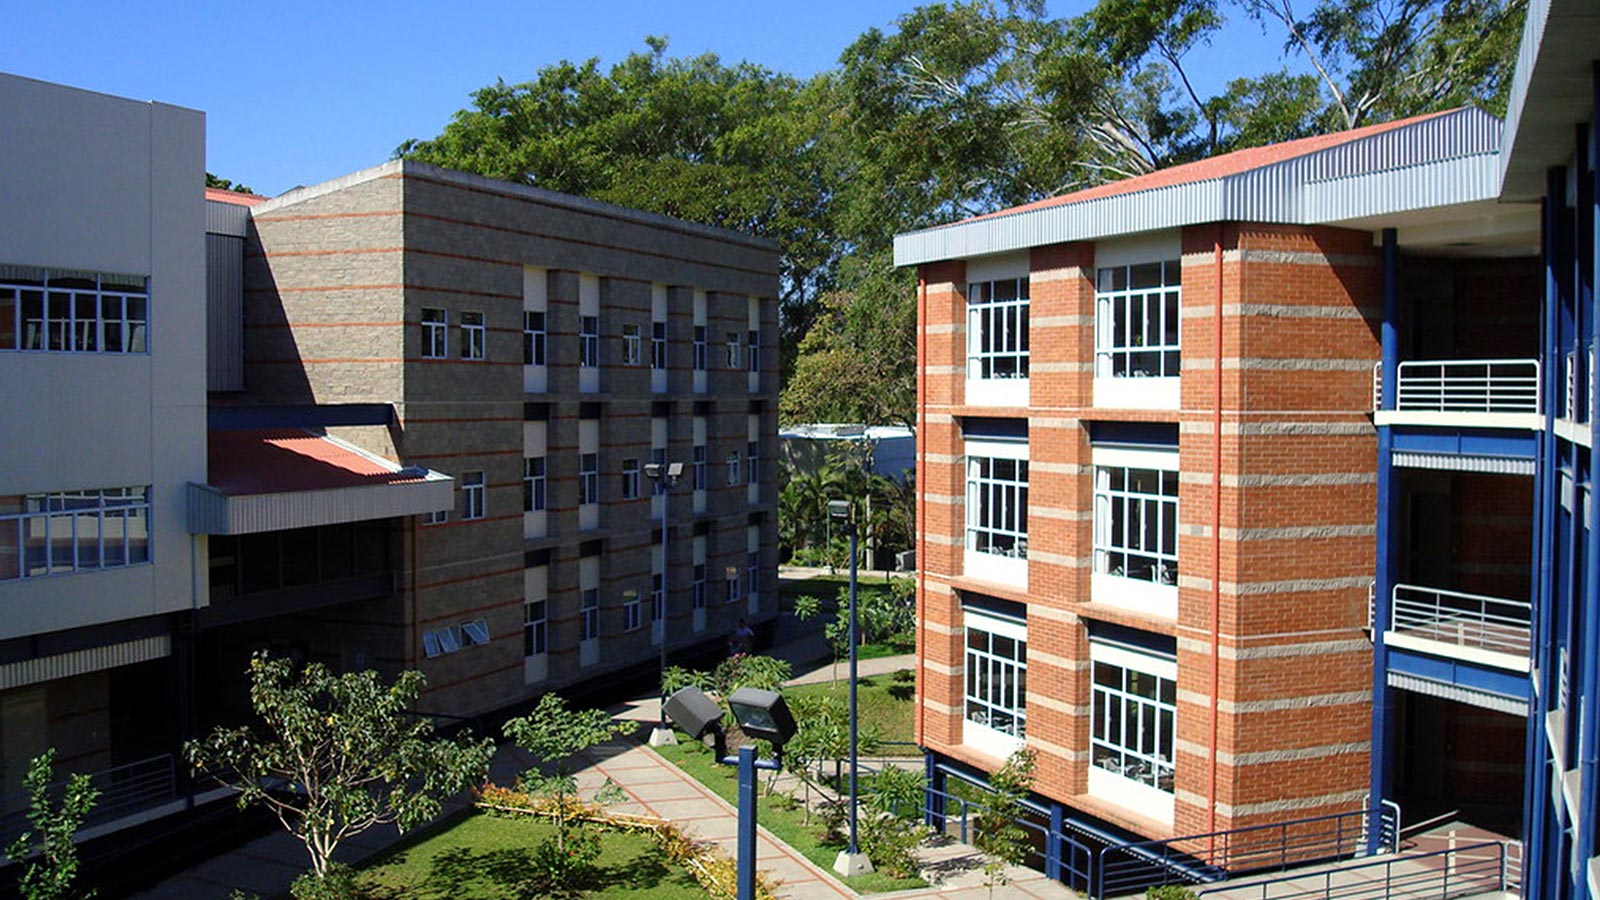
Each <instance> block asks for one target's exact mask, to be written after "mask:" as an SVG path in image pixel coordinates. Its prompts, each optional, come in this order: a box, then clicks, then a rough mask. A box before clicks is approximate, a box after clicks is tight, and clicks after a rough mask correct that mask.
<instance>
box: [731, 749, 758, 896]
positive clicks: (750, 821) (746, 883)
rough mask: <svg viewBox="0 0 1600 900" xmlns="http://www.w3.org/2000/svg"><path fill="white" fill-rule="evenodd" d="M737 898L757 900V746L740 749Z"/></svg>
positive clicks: (736, 857) (736, 856)
mask: <svg viewBox="0 0 1600 900" xmlns="http://www.w3.org/2000/svg"><path fill="white" fill-rule="evenodd" d="M736 847H737V850H738V853H737V854H736V855H735V859H736V862H737V872H736V873H735V880H736V881H737V882H738V890H739V893H738V900H756V748H755V746H754V745H753V744H745V745H744V746H743V747H740V748H739V837H738V841H737V845H736Z"/></svg>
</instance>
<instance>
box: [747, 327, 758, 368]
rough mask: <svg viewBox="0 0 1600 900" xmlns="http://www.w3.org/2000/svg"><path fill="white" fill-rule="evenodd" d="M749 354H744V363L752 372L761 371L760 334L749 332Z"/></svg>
mask: <svg viewBox="0 0 1600 900" xmlns="http://www.w3.org/2000/svg"><path fill="white" fill-rule="evenodd" d="M749 344H750V348H749V352H748V353H746V354H745V363H746V364H747V367H748V368H749V369H750V371H752V372H760V371H761V332H759V331H751V332H750V335H749Z"/></svg>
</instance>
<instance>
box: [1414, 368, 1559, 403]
mask: <svg viewBox="0 0 1600 900" xmlns="http://www.w3.org/2000/svg"><path fill="white" fill-rule="evenodd" d="M1398 380H1399V384H1398V390H1397V391H1396V400H1395V409H1397V410H1411V411H1416V412H1461V413H1538V412H1539V411H1540V404H1539V361H1538V360H1536V359H1451V360H1412V361H1409V362H1403V363H1400V367H1399V379H1398Z"/></svg>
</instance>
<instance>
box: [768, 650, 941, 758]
mask: <svg viewBox="0 0 1600 900" xmlns="http://www.w3.org/2000/svg"><path fill="white" fill-rule="evenodd" d="M900 671H901V672H904V673H907V675H909V673H910V672H911V670H910V669H901V670H900ZM849 672H850V665H849V663H847V662H840V663H839V676H840V677H839V680H838V681H824V682H820V683H817V684H796V685H789V686H787V687H785V688H784V689H783V693H784V695H785V696H787V697H791V698H792V697H811V696H817V695H827V696H833V697H838V698H839V699H841V700H844V701H845V702H847V703H848V702H849V699H850V682H849V681H848V680H847V676H848V675H849ZM915 688H916V685H915V682H913V681H912V680H911V679H910V678H909V677H907V676H906V675H901V674H899V673H896V674H894V675H874V676H871V677H867V678H862V679H860V680H859V681H857V682H856V704H857V708H858V718H859V719H860V721H862V722H871V723H872V724H873V725H875V726H876V727H877V729H878V738H879V740H884V741H904V742H906V743H910V742H911V741H912V739H913V735H912V718H913V714H914V712H915V710H916V699H915ZM885 750H886V753H887V754H888V755H915V754H916V750H915V748H913V747H892V746H891V747H887V748H885Z"/></svg>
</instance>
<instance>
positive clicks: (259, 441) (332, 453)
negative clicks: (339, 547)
mask: <svg viewBox="0 0 1600 900" xmlns="http://www.w3.org/2000/svg"><path fill="white" fill-rule="evenodd" d="M208 440H209V452H208V458H207V466H206V469H207V473H206V480H207V481H208V482H209V483H210V484H211V486H212V487H214V488H216V489H217V490H219V491H221V492H222V493H224V494H228V495H230V496H240V495H245V494H281V493H287V492H290V491H321V490H331V489H336V488H347V487H362V486H365V485H374V484H403V483H408V482H417V481H421V480H422V479H421V478H419V477H417V475H416V474H415V473H411V472H404V473H403V472H401V471H400V467H399V466H398V464H394V463H387V462H380V461H378V460H375V459H373V458H372V457H369V456H365V455H363V454H361V453H357V452H355V451H353V450H351V449H350V448H348V447H345V446H342V445H340V444H339V443H337V442H335V441H331V440H328V439H327V438H325V437H323V436H321V435H316V434H312V433H311V432H308V431H305V430H303V429H299V428H272V429H260V430H251V431H212V432H210V433H209V435H208Z"/></svg>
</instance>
